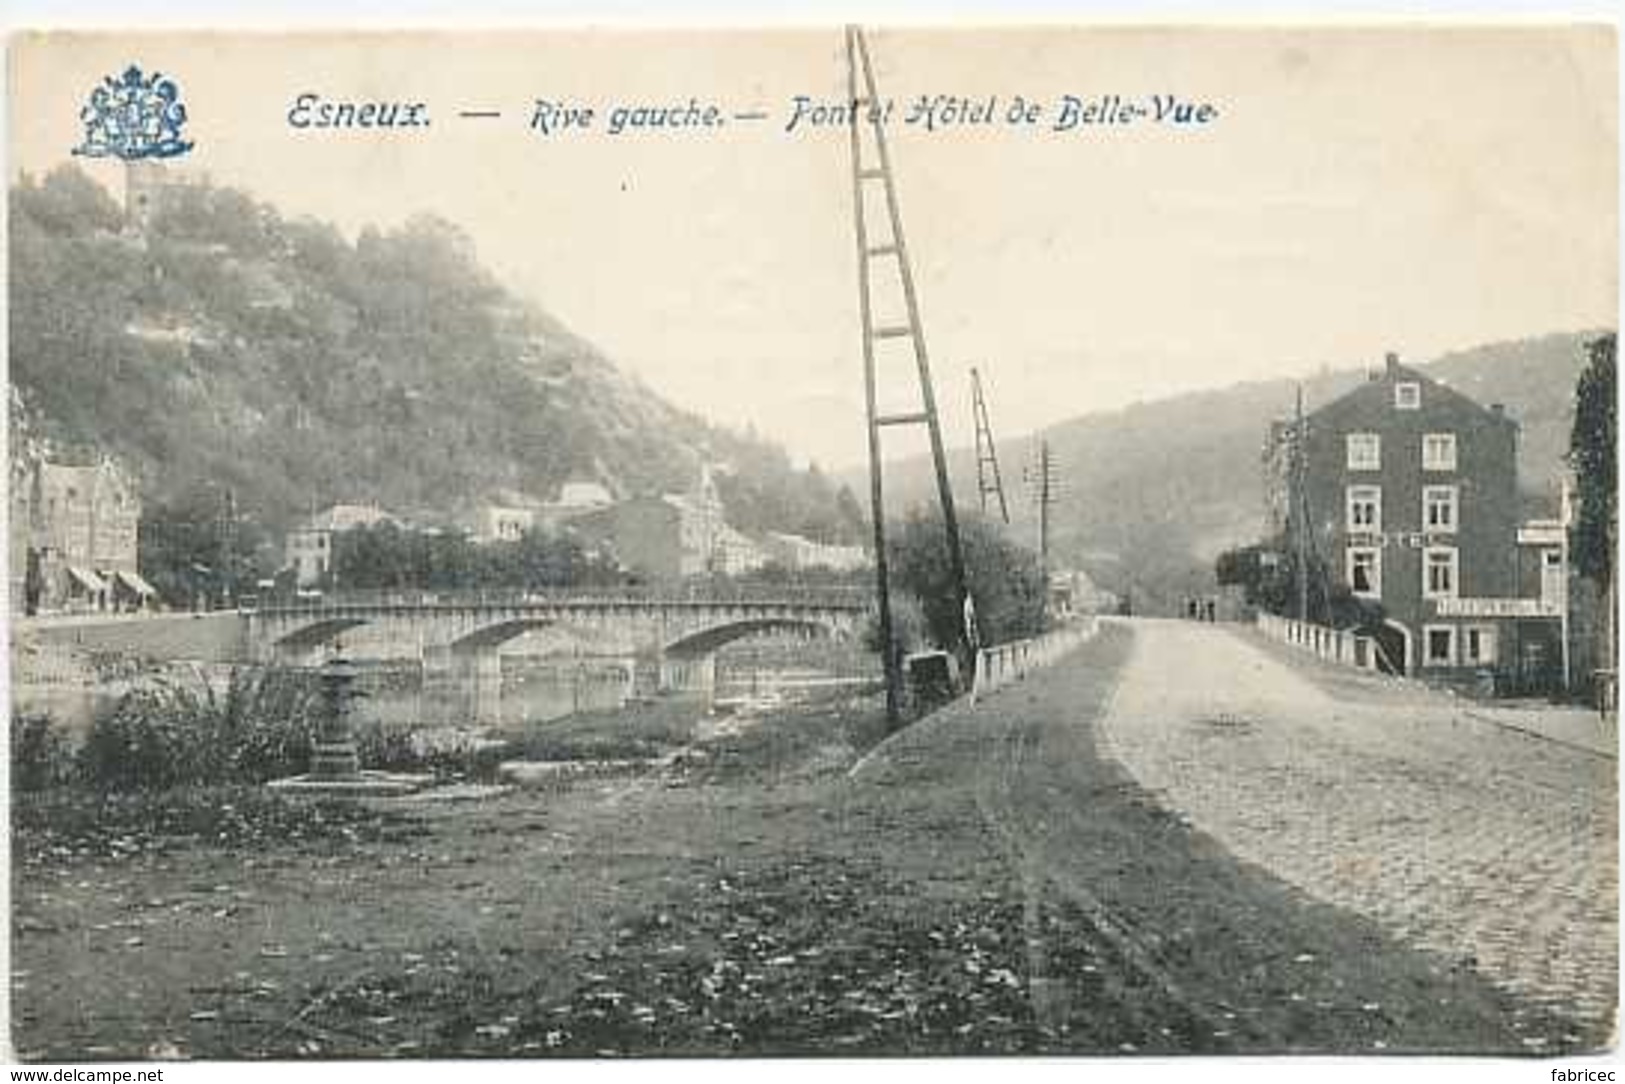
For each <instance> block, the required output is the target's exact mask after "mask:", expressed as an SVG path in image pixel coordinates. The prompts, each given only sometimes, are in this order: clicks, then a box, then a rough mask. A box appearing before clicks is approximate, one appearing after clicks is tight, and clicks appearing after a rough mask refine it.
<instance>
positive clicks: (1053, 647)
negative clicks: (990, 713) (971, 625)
mask: <svg viewBox="0 0 1625 1084" xmlns="http://www.w3.org/2000/svg"><path fill="white" fill-rule="evenodd" d="M1099 628H1100V625H1099V621H1098V619H1097V618H1095V617H1093V616H1089V617H1085V618H1083V619H1081V620H1079V621H1075V622H1073V623H1072V624H1069V625H1066V626H1063V627H1062V628H1058V629H1055V630H1053V631H1051V632H1046V633H1044V634H1043V635H1042V636H1035V637H1033V638H1032V639H1030V640H1015V641H1012V642H1010V643H1008V644H1000V645H999V646H997V647H984V648H982V649H981V650H980V651H978V652H977V653H976V676H975V679H974V680H973V681H972V682H971V690H970V700H971V703H973V704H974V703H976V701H977V700H979V699H981V698H982V697H984V696H986V695H988V694H989V693H991V692H993V691H994V690H995V689H1002V688H1004V687H1005V686H1006V685H1010V684H1012V683H1014V682H1017V681H1021V680H1022V679H1023V678H1025V677H1026V676H1027V675H1028V674H1030V673H1032V672H1033V671H1034V670H1039V669H1042V668H1043V667H1046V666H1048V665H1049V664H1050V663H1052V662H1054V661H1055V660H1056V659H1058V658H1060V657H1061V656H1062V655H1065V654H1066V653H1067V652H1068V651H1071V650H1072V649H1073V648H1075V647H1077V646H1078V645H1079V644H1081V643H1083V642H1084V641H1086V640H1088V639H1090V638H1091V637H1093V636H1094V635H1095V633H1096V632H1097V631H1098V630H1099Z"/></svg>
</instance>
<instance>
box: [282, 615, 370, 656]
mask: <svg viewBox="0 0 1625 1084" xmlns="http://www.w3.org/2000/svg"><path fill="white" fill-rule="evenodd" d="M365 624H368V621H367V619H366V618H364V617H328V618H323V619H322V620H320V621H314V622H312V623H311V624H309V625H301V626H300V627H299V628H296V629H294V630H293V631H292V632H290V633H286V634H285V635H283V636H281V637H279V638H278V639H276V640H275V641H273V642H272V645H271V646H272V648H274V649H275V650H276V651H278V652H282V653H298V652H303V651H310V650H312V649H314V648H316V647H319V646H321V645H322V644H325V643H327V642H328V641H329V640H332V639H334V638H336V637H337V636H338V635H339V634H340V633H342V632H348V631H349V630H350V629H354V628H359V627H361V626H362V625H365Z"/></svg>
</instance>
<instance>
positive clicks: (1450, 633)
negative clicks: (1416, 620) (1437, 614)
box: [1422, 625, 1456, 666]
mask: <svg viewBox="0 0 1625 1084" xmlns="http://www.w3.org/2000/svg"><path fill="white" fill-rule="evenodd" d="M1422 649H1423V656H1422V662H1423V664H1424V665H1427V666H1454V665H1455V664H1456V627H1455V626H1454V625H1424V626H1422Z"/></svg>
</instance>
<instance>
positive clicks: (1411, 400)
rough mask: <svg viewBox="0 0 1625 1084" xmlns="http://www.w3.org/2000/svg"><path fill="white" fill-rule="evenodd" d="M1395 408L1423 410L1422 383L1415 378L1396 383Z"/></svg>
mask: <svg viewBox="0 0 1625 1084" xmlns="http://www.w3.org/2000/svg"><path fill="white" fill-rule="evenodd" d="M1394 409H1395V410H1421V409H1422V385H1420V384H1418V383H1417V382H1416V381H1414V380H1401V381H1400V382H1399V383H1397V384H1395V385H1394Z"/></svg>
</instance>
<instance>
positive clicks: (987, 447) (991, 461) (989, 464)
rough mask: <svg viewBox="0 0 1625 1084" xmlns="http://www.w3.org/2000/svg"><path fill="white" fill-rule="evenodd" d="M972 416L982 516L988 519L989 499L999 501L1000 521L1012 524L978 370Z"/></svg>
mask: <svg viewBox="0 0 1625 1084" xmlns="http://www.w3.org/2000/svg"><path fill="white" fill-rule="evenodd" d="M970 390H971V413H972V414H973V415H974V417H975V421H976V491H977V494H978V495H979V496H980V497H981V500H982V515H984V516H985V515H987V507H988V500H987V499H988V498H989V497H997V498H998V500H999V518H1000V519H1002V520H1003V521H1004V522H1005V524H1006V525H1008V524H1009V522H1010V507H1009V505H1007V504H1005V501H1004V479H1003V477H1001V476H1000V474H999V453H998V449H997V448H996V447H995V446H994V443H993V425H992V423H991V422H989V421H988V417H987V397H986V395H985V394H984V393H983V391H982V374H981V373H979V372H977V370H976V367H975V366H974V365H973V366H971V371H970Z"/></svg>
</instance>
